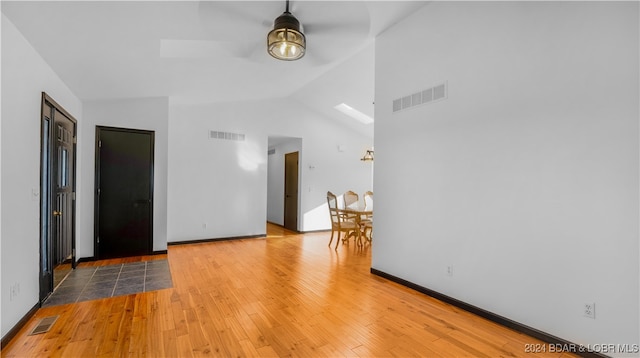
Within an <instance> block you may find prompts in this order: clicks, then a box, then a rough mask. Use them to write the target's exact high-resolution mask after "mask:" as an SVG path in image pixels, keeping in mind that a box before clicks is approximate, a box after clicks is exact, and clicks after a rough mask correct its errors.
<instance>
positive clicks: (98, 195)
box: [98, 188, 100, 196]
mask: <svg viewBox="0 0 640 358" xmlns="http://www.w3.org/2000/svg"><path fill="white" fill-rule="evenodd" d="M98 196H100V188H98Z"/></svg>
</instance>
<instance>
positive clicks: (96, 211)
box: [93, 125, 156, 260]
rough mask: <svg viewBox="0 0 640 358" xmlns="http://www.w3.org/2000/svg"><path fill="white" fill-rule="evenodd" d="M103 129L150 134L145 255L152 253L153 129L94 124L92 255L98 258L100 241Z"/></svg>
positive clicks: (154, 137) (154, 136)
mask: <svg viewBox="0 0 640 358" xmlns="http://www.w3.org/2000/svg"><path fill="white" fill-rule="evenodd" d="M103 130H107V131H116V132H125V133H140V134H149V135H151V158H150V159H151V173H150V177H149V180H150V181H151V182H150V186H149V190H150V193H149V196H150V198H151V202H150V203H149V210H150V211H151V212H150V218H149V234H150V235H149V243H148V245H149V250H148V252H147V255H151V254H153V221H154V211H153V204H154V202H155V200H154V196H155V187H154V183H155V160H156V159H155V146H156V133H155V131H153V130H144V129H131V128H121V127H110V126H98V125H97V126H96V136H95V137H96V143H95V166H96V167H95V176H94V190H93V191H94V200H93V203H94V204H93V205H94V207H93V255H94V257H95V258H96V259H98V260H99V259H100V258H101V257H100V242H99V237H98V236H99V233H100V148H101V146H102V143H101V141H100V132H101V131H103Z"/></svg>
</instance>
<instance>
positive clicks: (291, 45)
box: [267, 12, 307, 61]
mask: <svg viewBox="0 0 640 358" xmlns="http://www.w3.org/2000/svg"><path fill="white" fill-rule="evenodd" d="M306 45H307V41H306V38H305V37H304V34H303V33H302V32H300V22H299V21H298V20H297V19H296V18H295V17H294V16H293V15H291V13H290V12H284V13H283V14H282V15H280V16H279V17H278V18H277V19H276V20H275V21H274V25H273V30H271V31H270V32H269V35H267V50H268V51H269V54H270V55H271V56H273V57H274V58H277V59H278V60H284V61H294V60H297V59H300V58H302V56H304V53H305V48H306Z"/></svg>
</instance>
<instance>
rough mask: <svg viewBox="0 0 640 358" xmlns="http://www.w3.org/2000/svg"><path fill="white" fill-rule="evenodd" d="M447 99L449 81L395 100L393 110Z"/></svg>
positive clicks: (398, 110) (397, 110)
mask: <svg viewBox="0 0 640 358" xmlns="http://www.w3.org/2000/svg"><path fill="white" fill-rule="evenodd" d="M443 99H447V82H445V83H441V84H439V85H437V86H433V87H431V88H427V89H425V90H422V91H420V92H416V93H412V94H410V95H408V96H403V97H400V98H397V99H394V100H393V112H394V113H396V112H400V111H403V110H405V109H409V108H412V107H415V106H420V105H423V104H427V103H433V102H436V101H440V100H443Z"/></svg>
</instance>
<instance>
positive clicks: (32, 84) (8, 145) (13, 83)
mask: <svg viewBox="0 0 640 358" xmlns="http://www.w3.org/2000/svg"><path fill="white" fill-rule="evenodd" d="M43 91H44V92H46V93H47V94H48V95H50V96H51V97H52V98H53V99H54V100H55V101H56V102H57V103H58V104H60V105H61V106H62V107H64V108H65V109H66V110H67V111H68V112H69V113H70V114H71V115H73V116H74V117H75V118H76V120H77V121H78V130H80V129H81V128H83V119H82V117H81V115H82V103H81V102H80V100H79V99H78V98H77V97H76V96H75V95H74V94H73V93H72V92H71V91H70V90H69V88H68V87H67V86H66V85H65V84H64V83H63V82H62V80H61V79H60V78H59V77H58V76H57V75H56V74H55V73H54V72H53V70H52V69H51V68H50V67H49V66H48V65H47V64H46V63H45V61H44V60H43V59H42V58H41V57H40V55H39V54H38V53H37V52H36V51H35V50H34V49H33V47H31V45H30V44H29V43H28V42H27V40H26V39H25V38H24V37H23V36H22V35H21V34H20V33H19V32H18V30H17V29H16V28H15V26H14V25H13V24H12V23H11V21H10V20H9V19H7V18H6V17H5V16H4V14H3V15H2V161H1V163H2V250H1V251H2V253H1V257H2V263H1V269H2V282H1V284H0V296H1V299H2V303H1V305H2V312H1V314H2V336H3V337H4V336H5V335H6V334H7V333H8V332H9V330H11V328H12V327H13V326H14V325H15V324H16V323H17V322H18V321H19V320H20V319H21V318H22V317H23V316H24V315H25V314H26V313H27V312H28V311H29V310H30V309H31V308H32V307H33V306H34V305H35V304H36V303H37V302H38V297H39V281H38V280H39V258H40V240H39V236H40V233H39V225H40V214H39V210H40V198H39V192H40V121H41V118H40V115H41V112H40V110H41V101H42V97H41V96H42V92H43ZM81 157H83V155H82V153H81V152H80V151H78V158H77V160H78V168H79V169H80V168H81V163H80V158H81ZM81 184H82V182H81V180H78V181H77V185H78V187H81ZM34 191H35V193H36V194H37V195H33V192H34ZM15 284H19V286H20V291H19V294H18V296H17V297H16V298H14V299H13V300H11V299H10V296H9V292H10V291H9V290H10V287H11V285H15Z"/></svg>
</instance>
